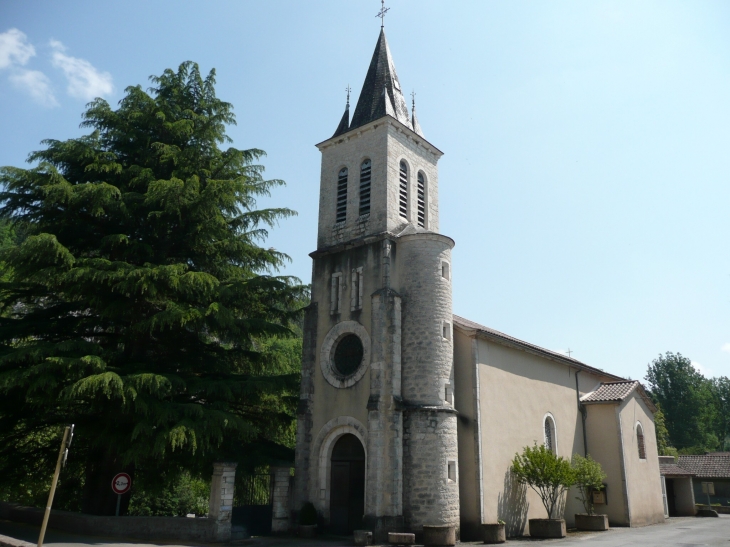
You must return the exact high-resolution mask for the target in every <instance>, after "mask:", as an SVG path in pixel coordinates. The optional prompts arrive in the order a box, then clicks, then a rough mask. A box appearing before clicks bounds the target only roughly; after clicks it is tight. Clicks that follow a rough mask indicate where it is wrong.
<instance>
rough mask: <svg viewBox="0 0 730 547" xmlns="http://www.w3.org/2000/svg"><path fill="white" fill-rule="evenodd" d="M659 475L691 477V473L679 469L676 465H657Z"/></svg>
mask: <svg viewBox="0 0 730 547" xmlns="http://www.w3.org/2000/svg"><path fill="white" fill-rule="evenodd" d="M659 474H660V475H664V476H665V477H691V476H693V473H691V472H690V471H687V470H686V469H684V468H682V467H679V466H678V465H677V464H676V463H659Z"/></svg>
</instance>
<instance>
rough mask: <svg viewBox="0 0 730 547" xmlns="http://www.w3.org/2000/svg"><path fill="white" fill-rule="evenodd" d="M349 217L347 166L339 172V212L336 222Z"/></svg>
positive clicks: (343, 220)
mask: <svg viewBox="0 0 730 547" xmlns="http://www.w3.org/2000/svg"><path fill="white" fill-rule="evenodd" d="M346 218H347V167H343V168H342V169H340V172H339V173H338V174H337V214H336V216H335V222H345V219H346Z"/></svg>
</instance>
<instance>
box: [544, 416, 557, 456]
mask: <svg viewBox="0 0 730 547" xmlns="http://www.w3.org/2000/svg"><path fill="white" fill-rule="evenodd" d="M543 426H544V429H545V448H547V449H548V450H550V451H551V452H552V453H553V454H557V453H558V438H557V435H556V431H555V420H554V419H553V417H552V416H551V415H550V414H548V415H547V416H545V422H544V424H543Z"/></svg>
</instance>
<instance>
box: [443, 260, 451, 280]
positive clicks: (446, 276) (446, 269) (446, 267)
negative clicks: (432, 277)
mask: <svg viewBox="0 0 730 547" xmlns="http://www.w3.org/2000/svg"><path fill="white" fill-rule="evenodd" d="M450 275H451V274H450V272H449V263H448V262H446V261H445V260H444V261H443V262H441V277H443V278H444V279H449V278H450Z"/></svg>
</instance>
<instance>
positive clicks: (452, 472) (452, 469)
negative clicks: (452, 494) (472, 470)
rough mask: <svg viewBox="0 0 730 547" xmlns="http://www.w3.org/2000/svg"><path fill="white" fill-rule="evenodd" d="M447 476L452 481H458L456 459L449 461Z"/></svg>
mask: <svg viewBox="0 0 730 547" xmlns="http://www.w3.org/2000/svg"><path fill="white" fill-rule="evenodd" d="M446 476H447V478H448V479H449V480H450V481H451V482H456V462H455V461H454V460H451V461H449V463H448V465H447V471H446Z"/></svg>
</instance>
